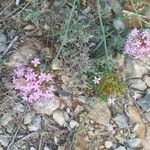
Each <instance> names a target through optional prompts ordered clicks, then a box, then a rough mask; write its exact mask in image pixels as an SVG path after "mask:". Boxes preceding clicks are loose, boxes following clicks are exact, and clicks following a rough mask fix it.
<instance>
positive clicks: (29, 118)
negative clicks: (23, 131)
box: [24, 113, 34, 124]
mask: <svg viewBox="0 0 150 150" xmlns="http://www.w3.org/2000/svg"><path fill="white" fill-rule="evenodd" d="M33 117H34V114H31V113H27V114H26V115H25V117H24V124H30V123H31V121H32V118H33Z"/></svg>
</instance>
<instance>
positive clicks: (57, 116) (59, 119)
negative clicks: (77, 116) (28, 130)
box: [53, 110, 66, 126]
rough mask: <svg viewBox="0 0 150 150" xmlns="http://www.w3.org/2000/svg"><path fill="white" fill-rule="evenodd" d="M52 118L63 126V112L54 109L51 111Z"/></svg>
mask: <svg viewBox="0 0 150 150" xmlns="http://www.w3.org/2000/svg"><path fill="white" fill-rule="evenodd" d="M53 119H54V120H55V121H56V122H57V123H58V124H59V125H60V126H63V125H64V124H65V123H66V121H65V117H64V112H63V111H60V110H56V111H54V112H53Z"/></svg>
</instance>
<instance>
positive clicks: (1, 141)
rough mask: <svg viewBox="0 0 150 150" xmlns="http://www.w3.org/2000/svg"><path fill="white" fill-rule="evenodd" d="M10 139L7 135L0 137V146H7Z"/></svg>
mask: <svg viewBox="0 0 150 150" xmlns="http://www.w3.org/2000/svg"><path fill="white" fill-rule="evenodd" d="M10 138H11V137H10V136H9V135H0V145H2V146H5V147H6V146H8V144H9V141H10Z"/></svg>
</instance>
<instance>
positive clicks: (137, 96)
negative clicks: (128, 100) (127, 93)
mask: <svg viewBox="0 0 150 150" xmlns="http://www.w3.org/2000/svg"><path fill="white" fill-rule="evenodd" d="M139 97H140V94H138V93H137V92H134V95H133V99H134V100H137V99H138V98H139Z"/></svg>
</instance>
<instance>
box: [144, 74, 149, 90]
mask: <svg viewBox="0 0 150 150" xmlns="http://www.w3.org/2000/svg"><path fill="white" fill-rule="evenodd" d="M143 81H144V82H145V83H146V85H147V86H148V87H150V76H149V75H145V76H144V78H143Z"/></svg>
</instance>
